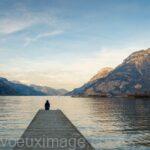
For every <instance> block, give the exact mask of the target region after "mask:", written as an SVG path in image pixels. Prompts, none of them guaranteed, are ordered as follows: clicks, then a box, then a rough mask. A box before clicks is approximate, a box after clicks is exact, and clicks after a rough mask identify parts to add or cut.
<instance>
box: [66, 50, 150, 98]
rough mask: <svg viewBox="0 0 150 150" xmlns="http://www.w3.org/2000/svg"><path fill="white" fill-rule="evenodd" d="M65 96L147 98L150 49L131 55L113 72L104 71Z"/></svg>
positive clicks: (149, 85) (149, 90) (149, 94)
mask: <svg viewBox="0 0 150 150" xmlns="http://www.w3.org/2000/svg"><path fill="white" fill-rule="evenodd" d="M104 74H105V73H104ZM67 95H72V96H104V97H105V96H106V97H107V96H109V97H111V96H122V97H124V96H138V97H149V96H150V49H147V50H141V51H137V52H134V53H132V54H131V55H130V56H129V57H128V58H126V59H125V60H124V61H123V63H122V64H120V65H119V66H117V67H116V68H115V69H114V70H111V69H110V72H109V71H108V72H107V71H106V75H104V76H101V75H96V76H94V77H93V78H92V79H91V80H90V82H88V83H86V84H84V85H83V86H82V87H80V88H77V89H74V90H73V91H71V92H69V93H68V94H67Z"/></svg>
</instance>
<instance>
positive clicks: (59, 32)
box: [24, 30, 64, 46]
mask: <svg viewBox="0 0 150 150" xmlns="http://www.w3.org/2000/svg"><path fill="white" fill-rule="evenodd" d="M63 32H64V31H62V30H55V31H51V32H45V33H41V34H38V35H37V36H35V37H34V38H30V37H27V38H26V39H25V43H24V46H28V45H29V44H30V43H32V42H36V41H38V40H39V39H41V38H44V37H49V36H56V35H60V34H62V33H63Z"/></svg>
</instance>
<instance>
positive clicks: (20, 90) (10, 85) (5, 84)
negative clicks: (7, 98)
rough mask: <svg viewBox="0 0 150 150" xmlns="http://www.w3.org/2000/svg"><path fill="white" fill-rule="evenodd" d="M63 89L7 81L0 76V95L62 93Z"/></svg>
mask: <svg viewBox="0 0 150 150" xmlns="http://www.w3.org/2000/svg"><path fill="white" fill-rule="evenodd" d="M67 92H68V91H67V90H65V89H57V90H56V89H53V88H50V87H46V86H37V85H30V86H28V85H25V84H22V83H21V82H19V81H8V80H7V79H5V78H2V77H0V95H25V96H27V95H28V96H29V95H35V96H38V95H39V96H40V95H64V94H66V93H67Z"/></svg>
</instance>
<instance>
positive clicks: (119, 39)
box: [0, 0, 150, 89]
mask: <svg viewBox="0 0 150 150" xmlns="http://www.w3.org/2000/svg"><path fill="white" fill-rule="evenodd" d="M149 10H150V1H149V0H142V1H141V0H21V1H20V0H1V1H0V76H3V77H7V78H9V79H10V80H19V81H21V82H23V83H27V84H31V83H33V84H39V85H47V86H52V87H55V88H67V89H73V88H75V87H78V86H81V85H82V84H84V83H85V82H87V81H88V80H89V78H91V77H92V76H93V75H94V74H95V73H96V72H97V71H99V70H100V69H101V68H102V67H106V66H110V67H115V66H117V65H118V64H120V63H121V62H122V61H123V59H124V58H125V57H127V56H128V55H129V54H130V53H132V52H133V51H136V50H140V49H145V48H148V47H149V45H150V40H149V39H150V33H149V29H150V27H149V24H150V11H149Z"/></svg>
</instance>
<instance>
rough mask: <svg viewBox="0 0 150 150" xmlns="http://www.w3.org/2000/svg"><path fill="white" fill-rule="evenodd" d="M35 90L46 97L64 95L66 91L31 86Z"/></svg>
mask: <svg viewBox="0 0 150 150" xmlns="http://www.w3.org/2000/svg"><path fill="white" fill-rule="evenodd" d="M31 87H33V88H34V89H35V90H38V91H41V92H43V93H45V94H46V95H65V94H66V93H67V92H68V91H67V90H65V89H54V88H51V87H47V86H38V85H33V84H32V85H31Z"/></svg>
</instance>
